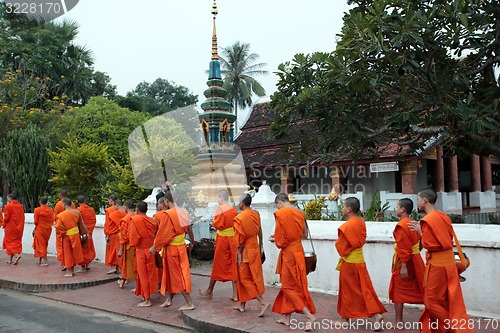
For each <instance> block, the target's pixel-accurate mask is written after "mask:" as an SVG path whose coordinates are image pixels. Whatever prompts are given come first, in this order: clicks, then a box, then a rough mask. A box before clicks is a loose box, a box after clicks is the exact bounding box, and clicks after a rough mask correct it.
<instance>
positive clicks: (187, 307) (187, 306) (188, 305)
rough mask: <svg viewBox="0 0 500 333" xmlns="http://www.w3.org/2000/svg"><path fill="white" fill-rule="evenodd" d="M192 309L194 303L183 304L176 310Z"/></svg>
mask: <svg viewBox="0 0 500 333" xmlns="http://www.w3.org/2000/svg"><path fill="white" fill-rule="evenodd" d="M184 310H194V304H184V305H183V306H181V307H180V308H179V309H177V311H184Z"/></svg>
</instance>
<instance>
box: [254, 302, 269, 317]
mask: <svg viewBox="0 0 500 333" xmlns="http://www.w3.org/2000/svg"><path fill="white" fill-rule="evenodd" d="M269 305H270V304H269V303H266V304H264V305H261V306H260V312H259V314H258V315H257V317H264V312H266V310H267V309H268V308H269Z"/></svg>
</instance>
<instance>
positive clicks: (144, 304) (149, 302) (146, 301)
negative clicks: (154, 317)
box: [137, 299, 151, 308]
mask: <svg viewBox="0 0 500 333" xmlns="http://www.w3.org/2000/svg"><path fill="white" fill-rule="evenodd" d="M137 306H138V307H141V308H146V307H149V306H151V301H150V300H149V299H147V300H145V301H143V302H141V303H139V304H137Z"/></svg>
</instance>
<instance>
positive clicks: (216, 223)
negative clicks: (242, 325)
mask: <svg viewBox="0 0 500 333" xmlns="http://www.w3.org/2000/svg"><path fill="white" fill-rule="evenodd" d="M228 200H229V194H228V192H227V191H226V190H221V191H219V192H218V193H217V203H218V205H219V206H218V207H217V209H216V210H215V217H214V220H213V221H212V226H213V227H214V228H215V229H217V235H216V236H215V237H216V238H215V253H214V260H213V264H212V275H210V282H209V284H208V289H206V290H201V289H198V293H199V294H200V295H203V296H209V297H211V296H212V293H213V290H214V286H215V282H217V281H221V282H226V281H232V284H233V297H232V298H231V299H232V300H233V301H235V302H236V301H238V298H237V297H238V292H237V289H236V252H237V248H236V246H235V243H234V241H233V236H234V228H233V225H234V218H235V217H236V215H238V211H237V210H236V208H235V207H233V206H231V205H229V204H228V203H227V201H228Z"/></svg>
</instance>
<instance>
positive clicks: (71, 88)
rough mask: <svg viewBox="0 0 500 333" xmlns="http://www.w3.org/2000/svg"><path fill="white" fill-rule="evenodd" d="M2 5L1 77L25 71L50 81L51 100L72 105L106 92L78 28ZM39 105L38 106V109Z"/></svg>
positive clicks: (0, 31) (49, 92)
mask: <svg viewBox="0 0 500 333" xmlns="http://www.w3.org/2000/svg"><path fill="white" fill-rule="evenodd" d="M4 5H5V4H4V3H2V4H0V44H1V45H2V48H1V49H0V72H1V73H0V74H3V73H4V72H5V71H10V70H14V71H16V70H22V71H25V72H29V73H32V74H33V75H35V76H37V77H40V78H50V80H51V82H50V85H48V87H49V91H48V94H47V95H46V97H47V98H53V97H54V96H59V97H60V96H62V95H65V96H66V100H67V102H68V103H69V104H74V105H82V104H85V103H86V102H87V101H88V100H89V99H90V97H92V96H94V94H95V93H96V92H99V91H109V90H114V87H113V86H111V85H110V84H109V82H104V84H106V87H105V89H103V88H100V87H99V86H100V85H102V84H103V80H100V79H101V78H100V77H99V73H98V72H94V69H93V67H92V65H93V59H92V52H91V51H90V50H89V49H87V48H86V47H84V46H81V45H78V44H76V43H75V39H76V36H77V35H78V24H77V23H76V22H69V21H62V22H59V21H57V22H56V21H50V22H43V21H41V22H39V21H37V20H34V19H33V20H30V19H28V18H27V17H26V16H25V15H23V14H14V13H7V12H6V11H5V9H4ZM36 106H39V105H34V107H36Z"/></svg>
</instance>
